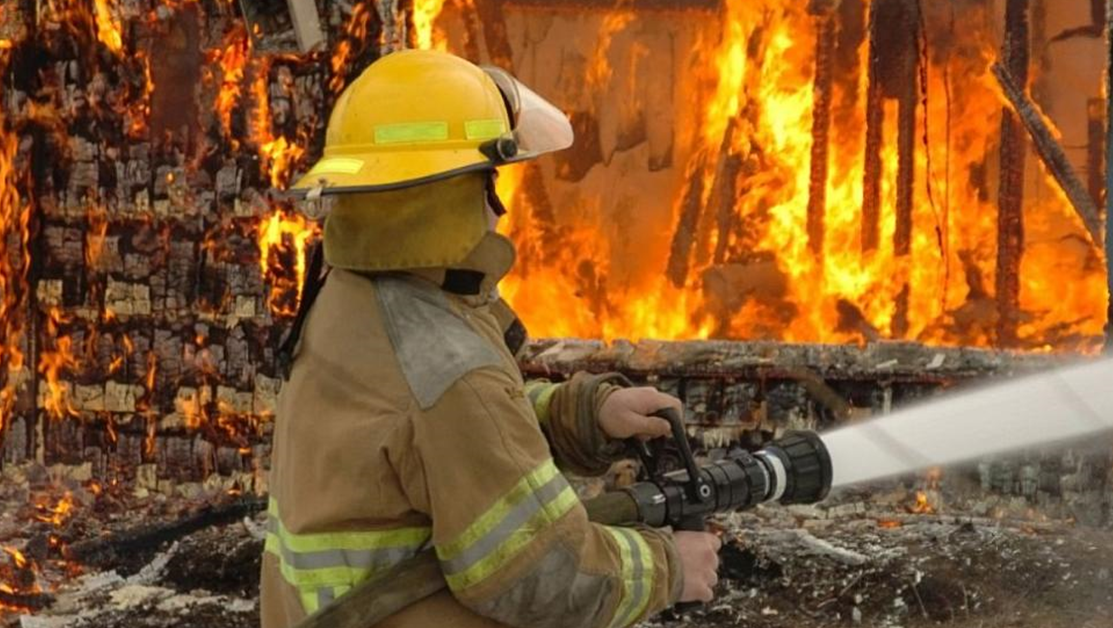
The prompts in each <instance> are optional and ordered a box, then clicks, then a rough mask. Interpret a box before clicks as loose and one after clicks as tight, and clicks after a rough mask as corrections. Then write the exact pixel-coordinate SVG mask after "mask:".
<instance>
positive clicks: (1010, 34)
mask: <svg viewBox="0 0 1113 628" xmlns="http://www.w3.org/2000/svg"><path fill="white" fill-rule="evenodd" d="M1029 4H1030V0H1008V3H1007V4H1006V5H1005V43H1004V45H1003V50H1002V57H1003V58H1004V61H1005V64H1006V65H1007V72H1008V73H1009V74H1010V75H1011V76H1013V77H1014V78H1015V85H1016V88H1017V91H1021V90H1023V86H1026V85H1027V84H1028V65H1029V57H1030V56H1031V50H1030V48H1031V41H1030V38H1031V36H1030V34H1029V15H1028V13H1029ZM1001 67H1002V69H1004V68H1005V66H1001ZM995 71H996V68H995ZM998 77H1000V74H998ZM1018 111H1019V110H1018ZM1025 150H1026V146H1025V142H1024V137H1023V133H1022V131H1021V126H1020V121H1019V120H1017V115H1016V114H1015V113H1013V111H1011V110H1009V109H1008V108H1006V109H1005V110H1004V111H1003V112H1002V116H1001V178H1000V185H999V187H998V193H997V194H998V195H997V343H998V344H999V345H1001V346H1004V347H1011V346H1015V345H1016V342H1017V336H1016V334H1017V325H1018V324H1019V317H1020V262H1021V258H1022V257H1023V255H1024V166H1025V163H1024V162H1025V157H1026V155H1025Z"/></svg>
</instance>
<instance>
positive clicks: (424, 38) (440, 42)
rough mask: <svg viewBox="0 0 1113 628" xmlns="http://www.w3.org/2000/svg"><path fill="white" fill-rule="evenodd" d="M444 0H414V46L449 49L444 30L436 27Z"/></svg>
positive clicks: (425, 48) (427, 48) (423, 48)
mask: <svg viewBox="0 0 1113 628" xmlns="http://www.w3.org/2000/svg"><path fill="white" fill-rule="evenodd" d="M443 8H444V0H414V6H413V23H414V47H415V48H417V49H419V50H447V47H448V42H447V41H446V40H445V37H444V32H443V31H438V30H436V29H435V24H436V20H437V16H438V15H440V13H441V9H443Z"/></svg>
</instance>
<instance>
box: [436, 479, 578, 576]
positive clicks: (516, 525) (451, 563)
mask: <svg viewBox="0 0 1113 628" xmlns="http://www.w3.org/2000/svg"><path fill="white" fill-rule="evenodd" d="M567 488H570V486H569V484H568V481H567V480H565V479H564V476H563V475H561V474H559V473H558V474H556V475H555V476H554V477H553V478H552V479H551V480H549V481H548V482H547V483H545V484H544V485H542V486H541V488H539V489H537V490H535V491H533V492H532V497H526V498H525V499H523V500H522V502H521V503H519V504H517V505H516V506H514V507H513V508H512V509H511V510H510V512H508V513H506V516H505V517H503V519H502V521H500V522H499V524H498V525H497V526H495V527H494V529H492V530H491V531H490V532H488V533H487V534H485V535H483V536H482V537H480V538H479V539H478V540H477V541H475V542H474V543H472V544H471V545H470V546H469V547H467V548H466V549H464V550H463V551H461V552H460V554H459V555H457V556H454V557H452V558H450V559H448V560H443V561H441V568H442V569H443V570H444V572H445V574H447V575H452V574H457V573H460V572H463V571H465V570H467V569H468V568H469V567H471V566H472V565H474V564H475V563H477V562H479V561H481V560H483V559H484V558H486V557H487V556H488V555H490V554H491V552H493V551H494V550H496V549H498V547H499V546H500V545H502V543H503V542H504V541H505V540H506V539H508V538H510V536H511V535H513V534H514V533H515V532H517V531H519V530H520V529H521V528H522V526H524V525H525V524H526V522H528V521H529V520H530V519H532V518H533V517H534V515H536V514H537V513H538V512H540V511H541V509H542V508H544V507H545V506H546V505H547V504H548V503H549V502H551V501H553V500H554V499H556V498H557V497H559V496H560V494H561V493H563V492H564V490H565V489H567Z"/></svg>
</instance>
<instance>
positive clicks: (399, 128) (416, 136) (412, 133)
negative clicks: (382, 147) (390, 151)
mask: <svg viewBox="0 0 1113 628" xmlns="http://www.w3.org/2000/svg"><path fill="white" fill-rule="evenodd" d="M447 140H448V123H447V122H400V123H398V124H380V125H379V126H376V127H375V143H376V144H410V143H417V142H444V141H447Z"/></svg>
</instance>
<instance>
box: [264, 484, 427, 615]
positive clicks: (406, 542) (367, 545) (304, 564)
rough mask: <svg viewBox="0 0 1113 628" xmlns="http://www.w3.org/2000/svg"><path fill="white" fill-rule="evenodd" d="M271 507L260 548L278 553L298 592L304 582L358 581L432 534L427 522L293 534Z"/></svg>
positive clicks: (408, 553) (419, 545) (411, 550)
mask: <svg viewBox="0 0 1113 628" xmlns="http://www.w3.org/2000/svg"><path fill="white" fill-rule="evenodd" d="M277 511H278V508H277V505H276V504H275V502H274V500H273V499H272V500H271V503H270V505H269V507H268V515H269V516H268V517H267V538H266V543H265V545H264V547H265V549H266V551H268V552H270V553H272V554H274V555H275V556H276V557H277V558H278V560H279V565H280V568H281V571H282V576H283V578H284V579H285V580H286V581H287V582H288V583H290V584H291V585H293V586H295V587H298V588H299V589H303V593H305V591H304V589H305V588H307V587H308V588H311V589H312V588H320V587H325V586H329V587H345V586H351V585H353V584H357V583H359V582H362V581H363V580H365V579H366V578H367V577H368V576H370V575H371V574H373V573H375V572H377V571H381V570H383V569H387V568H389V567H392V566H394V565H395V564H397V563H399V562H401V561H403V560H405V559H407V558H410V557H411V556H414V555H415V554H417V553H418V551H420V550H421V549H422V547H424V546H425V545H426V544H427V543H428V541H429V538H430V536H431V535H432V530H431V529H430V528H428V527H420V528H397V529H393V530H381V531H367V532H350V531H348V532H317V533H312V534H294V533H291V532H289V531H288V530H286V528H285V526H283V525H282V521H281V520H280V519H279V518H278V514H277ZM303 602H304V595H303Z"/></svg>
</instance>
